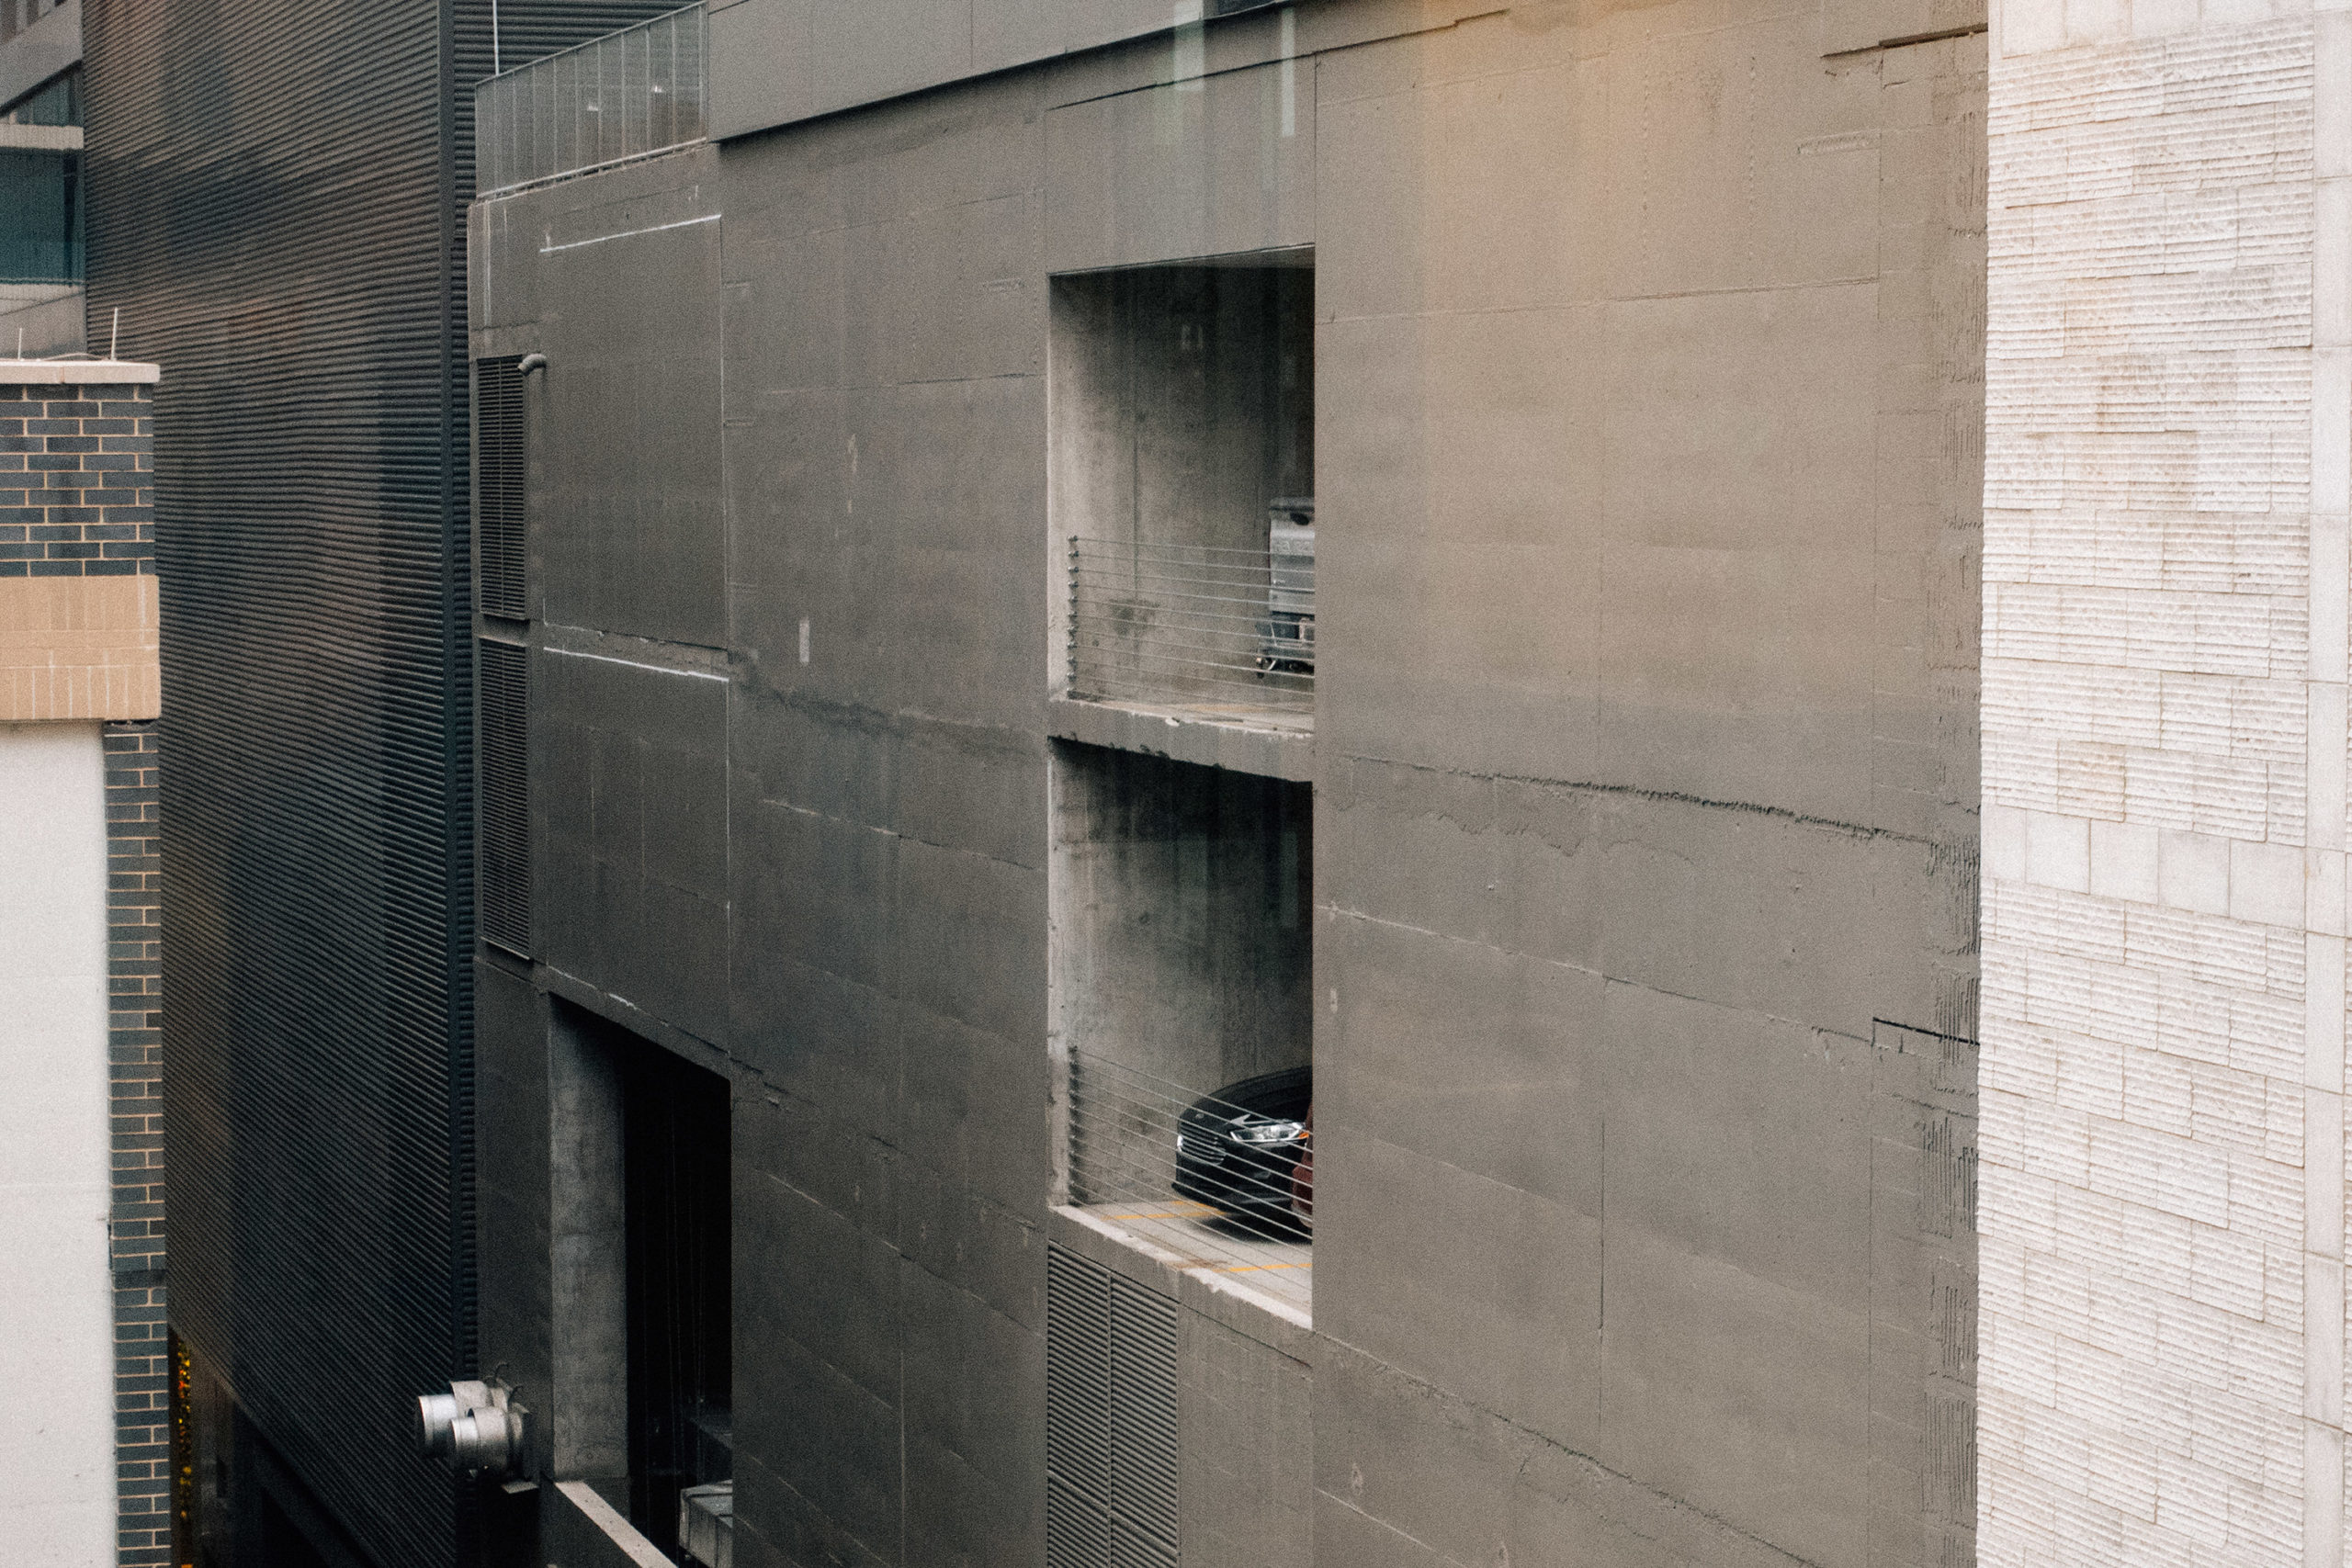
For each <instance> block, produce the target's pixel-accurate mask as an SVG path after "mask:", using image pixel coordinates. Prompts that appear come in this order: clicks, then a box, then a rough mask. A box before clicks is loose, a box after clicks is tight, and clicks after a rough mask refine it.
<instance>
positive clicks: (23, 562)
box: [0, 384, 155, 577]
mask: <svg viewBox="0 0 2352 1568" xmlns="http://www.w3.org/2000/svg"><path fill="white" fill-rule="evenodd" d="M153 393H154V389H153V387H148V386H140V385H123V386H104V385H90V386H21V385H17V386H11V385H6V384H0V577H108V576H130V575H133V574H139V575H152V574H153V572H154V570H155V509H154V502H155V497H154V489H153V485H154V475H153V469H154V437H153V429H152V420H153V413H154V407H155V404H154V399H153Z"/></svg>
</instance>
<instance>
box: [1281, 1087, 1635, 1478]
mask: <svg viewBox="0 0 2352 1568" xmlns="http://www.w3.org/2000/svg"><path fill="white" fill-rule="evenodd" d="M1316 1141H1317V1150H1316V1160H1315V1174H1316V1188H1317V1192H1316V1205H1315V1207H1316V1215H1315V1219H1316V1250H1317V1266H1316V1272H1317V1275H1318V1276H1319V1280H1318V1283H1319V1284H1320V1286H1321V1287H1322V1289H1321V1290H1320V1291H1319V1292H1318V1294H1319V1296H1320V1298H1321V1299H1320V1300H1319V1301H1318V1302H1317V1309H1316V1327H1317V1332H1318V1334H1326V1335H1329V1336H1331V1337H1334V1338H1336V1339H1340V1340H1342V1341H1344V1342H1346V1343H1348V1344H1350V1345H1353V1346H1357V1347H1359V1348H1362V1349H1363V1350H1364V1351H1366V1352H1367V1353H1369V1354H1372V1355H1374V1356H1377V1357H1379V1358H1380V1359H1383V1360H1385V1361H1387V1362H1389V1363H1390V1364H1392V1365H1394V1366H1396V1367H1397V1368H1398V1369H1399V1370H1401V1371H1406V1372H1408V1373H1411V1374H1413V1375H1415V1376H1417V1377H1420V1378H1423V1379H1426V1380H1427V1381H1429V1382H1432V1383H1435V1384H1437V1385H1438V1386H1440V1387H1442V1388H1445V1389H1448V1390H1450V1391H1453V1393H1455V1394H1456V1395H1458V1396H1459V1397H1461V1398H1464V1399H1466V1400H1468V1401H1470V1402H1471V1403H1473V1404H1476V1405H1477V1406H1478V1407H1479V1408H1481V1409H1485V1410H1489V1411H1493V1412H1495V1413H1497V1414H1498V1416H1502V1417H1504V1418H1505V1419H1508V1420H1511V1421H1515V1422H1518V1423H1520V1424H1521V1425H1524V1426H1526V1427H1531V1428H1532V1429H1533V1430H1536V1431H1539V1432H1542V1433H1544V1434H1546V1435H1547V1436H1549V1437H1550V1438H1553V1439H1554V1440H1555V1441H1559V1442H1564V1443H1567V1444H1569V1445H1570V1446H1572V1447H1577V1448H1580V1449H1582V1448H1588V1447H1589V1445H1591V1444H1592V1443H1593V1442H1594V1441H1595V1440H1596V1439H1597V1438H1598V1436H1599V1427H1600V1412H1601V1400H1600V1372H1601V1366H1600V1358H1601V1337H1600V1336H1601V1328H1602V1280H1603V1259H1604V1251H1603V1246H1602V1240H1603V1236H1602V1228H1601V1223H1600V1217H1599V1216H1597V1215H1594V1214H1589V1213H1579V1212H1578V1211H1577V1210H1576V1209H1574V1208H1571V1207H1569V1206H1568V1205H1566V1204H1564V1203H1561V1202H1558V1201H1554V1200H1550V1199H1546V1198H1543V1197H1540V1196H1538V1195H1536V1194H1534V1193H1531V1192H1527V1191H1524V1190H1520V1189H1517V1188H1512V1187H1507V1186H1504V1185H1503V1184H1501V1183H1499V1182H1496V1181H1493V1180H1491V1179H1486V1178H1482V1177H1478V1176H1475V1175H1473V1174H1471V1173H1470V1172H1467V1171H1464V1170H1462V1169H1460V1168H1456V1167H1453V1166H1450V1165H1447V1164H1445V1163H1444V1162H1442V1160H1438V1159H1434V1158H1431V1157H1430V1156H1426V1155H1420V1154H1416V1153H1412V1152H1408V1151H1407V1150H1405V1149H1402V1148H1399V1147H1397V1146H1396V1145H1392V1144H1387V1143H1385V1142H1382V1141H1381V1140H1380V1139H1378V1138H1376V1137H1373V1136H1369V1135H1365V1134H1359V1133H1358V1132H1357V1131H1356V1130H1355V1129H1354V1128H1353V1127H1352V1126H1351V1125H1350V1124H1348V1123H1347V1122H1344V1121H1341V1120H1339V1119H1337V1118H1336V1117H1335V1118H1334V1120H1333V1122H1332V1123H1331V1125H1330V1126H1329V1128H1328V1129H1327V1128H1326V1127H1325V1124H1324V1122H1323V1120H1322V1118H1321V1116H1320V1115H1319V1114H1318V1116H1317V1121H1316ZM1327 1168H1328V1174H1327ZM1610 1306H1611V1311H1612V1312H1613V1311H1614V1308H1615V1298H1614V1297H1613V1296H1612V1297H1611V1298H1610Z"/></svg>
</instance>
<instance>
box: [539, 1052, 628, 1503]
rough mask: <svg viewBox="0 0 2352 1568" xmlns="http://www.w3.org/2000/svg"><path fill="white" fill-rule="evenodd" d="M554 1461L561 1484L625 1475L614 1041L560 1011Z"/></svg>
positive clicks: (623, 1208)
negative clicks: (607, 1041) (606, 1039)
mask: <svg viewBox="0 0 2352 1568" xmlns="http://www.w3.org/2000/svg"><path fill="white" fill-rule="evenodd" d="M548 1121H549V1126H548V1145H549V1147H550V1149H551V1150H552V1152H553V1168H552V1169H551V1170H550V1171H549V1173H548V1175H549V1180H548V1200H549V1208H550V1213H549V1216H548V1218H549V1230H550V1232H551V1243H552V1246H553V1247H554V1257H553V1258H552V1259H551V1266H552V1272H553V1280H552V1287H553V1289H552V1296H551V1300H550V1303H549V1306H550V1309H551V1314H552V1318H553V1321H552V1322H551V1323H550V1325H549V1330H550V1332H549V1337H548V1340H549V1349H550V1352H551V1355H552V1358H553V1369H552V1370H553V1374H554V1382H555V1386H554V1388H553V1389H552V1390H551V1391H550V1392H551V1394H552V1399H551V1401H550V1403H551V1405H552V1408H551V1409H550V1410H549V1411H548V1419H549V1421H550V1422H551V1423H552V1427H551V1438H552V1446H551V1453H550V1461H551V1462H552V1463H553V1465H554V1467H555V1473H556V1476H557V1477H558V1479H560V1480H567V1481H569V1480H574V1479H589V1480H596V1479H602V1478H605V1477H611V1476H619V1475H626V1474H628V1235H627V1207H628V1204H627V1198H626V1194H625V1193H624V1191H623V1187H622V1174H623V1173H622V1166H621V1158H622V1155H621V1083H620V1070H619V1064H618V1063H617V1062H616V1061H615V1060H614V1057H613V1052H612V1048H611V1047H610V1045H608V1044H607V1043H605V1041H603V1040H602V1039H599V1038H598V1037H597V1036H596V1035H595V1033H594V1031H593V1030H592V1029H591V1028H589V1027H586V1026H583V1024H582V1021H581V1020H580V1019H579V1018H578V1017H577V1016H576V1015H574V1014H572V1013H570V1012H569V1011H567V1010H563V1009H560V1008H559V1009H557V1010H556V1011H555V1014H554V1016H553V1018H552V1019H551V1020H550V1021H549V1027H548Z"/></svg>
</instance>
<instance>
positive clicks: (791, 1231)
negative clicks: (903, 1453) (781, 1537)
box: [735, 1171, 904, 1479]
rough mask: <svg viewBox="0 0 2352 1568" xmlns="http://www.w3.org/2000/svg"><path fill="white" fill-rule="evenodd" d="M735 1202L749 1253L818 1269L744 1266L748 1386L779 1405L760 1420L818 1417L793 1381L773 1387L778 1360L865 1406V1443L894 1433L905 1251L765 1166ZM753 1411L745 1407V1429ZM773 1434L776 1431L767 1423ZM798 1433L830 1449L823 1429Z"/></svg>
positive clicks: (739, 1311) (786, 1372)
mask: <svg viewBox="0 0 2352 1568" xmlns="http://www.w3.org/2000/svg"><path fill="white" fill-rule="evenodd" d="M735 1210H736V1214H737V1221H736V1224H737V1227H738V1237H739V1241H738V1247H737V1252H738V1256H739V1257H741V1258H745V1259H746V1260H747V1261H748V1260H752V1259H757V1258H797V1259H801V1260H804V1262H805V1267H806V1269H807V1270H808V1271H807V1272H806V1273H800V1272H799V1271H797V1270H796V1273H795V1277H794V1278H793V1280H792V1281H791V1282H790V1283H789V1284H788V1285H787V1284H786V1282H785V1281H784V1280H781V1279H779V1278H777V1277H776V1276H775V1274H774V1273H773V1272H771V1271H770V1270H766V1269H740V1268H739V1269H737V1270H736V1271H735V1333H736V1339H737V1343H738V1345H739V1346H741V1347H742V1348H743V1349H744V1350H746V1351H748V1352H750V1354H748V1355H742V1354H739V1355H738V1356H737V1358H736V1379H737V1382H738V1386H739V1389H741V1386H742V1385H743V1384H744V1383H746V1382H749V1383H750V1384H751V1385H752V1386H751V1392H752V1393H754V1394H756V1395H757V1396H758V1397H757V1399H756V1401H755V1402H752V1403H757V1404H759V1405H760V1406H761V1408H762V1410H763V1412H764V1411H766V1410H768V1409H769V1407H770V1405H771V1404H774V1405H775V1408H774V1413H773V1414H762V1415H760V1416H758V1417H757V1419H759V1420H760V1421H762V1422H773V1423H780V1424H782V1425H785V1426H791V1427H798V1426H799V1425H801V1424H802V1423H803V1422H805V1421H808V1420H809V1415H808V1413H807V1412H805V1411H804V1412H802V1413H799V1414H795V1413H794V1411H793V1409H792V1406H791V1404H790V1403H789V1398H790V1397H791V1391H790V1390H786V1389H777V1388H774V1387H764V1386H763V1384H766V1383H767V1382H768V1381H769V1376H770V1374H769V1373H768V1372H767V1371H764V1370H763V1369H765V1368H767V1367H768V1366H769V1365H770V1364H771V1363H772V1362H773V1363H774V1365H775V1369H776V1371H775V1376H779V1377H797V1378H801V1379H805V1380H808V1381H807V1385H806V1387H805V1388H803V1389H801V1391H800V1392H801V1393H803V1394H806V1395H807V1396H809V1397H811V1398H815V1397H820V1396H821V1397H822V1398H824V1399H826V1400H828V1401H831V1402H832V1403H833V1404H835V1405H836V1406H838V1407H840V1408H842V1409H844V1410H848V1409H851V1408H853V1407H854V1409H855V1410H856V1411H859V1412H862V1413H863V1414H860V1415H858V1416H856V1421H857V1423H858V1424H859V1426H860V1427H861V1429H862V1430H863V1431H864V1436H862V1437H858V1438H856V1439H855V1441H856V1442H858V1443H879V1442H882V1441H884V1440H885V1438H883V1436H882V1435H881V1434H882V1433H883V1431H884V1429H885V1428H888V1429H889V1430H892V1431H895V1429H896V1427H897V1416H896V1414H895V1412H896V1410H897V1407H898V1405H899V1400H900V1382H899V1372H900V1368H899V1358H900V1355H901V1344H902V1337H903V1331H904V1314H903V1311H902V1308H901V1306H900V1303H899V1286H900V1278H899V1269H900V1267H901V1259H900V1258H899V1254H898V1253H897V1251H896V1250H895V1249H893V1248H892V1247H889V1246H888V1245H887V1244H886V1243H884V1242H882V1241H880V1240H879V1239H877V1238H876V1237H875V1236H873V1235H870V1234H867V1233H865V1232H861V1231H860V1230H858V1229H857V1228H856V1227H855V1226H854V1224H851V1223H850V1221H849V1220H848V1219H847V1218H846V1217H844V1216H843V1215H842V1214H839V1213H835V1212H834V1211H832V1210H831V1209H828V1208H826V1207H824V1206H823V1205H821V1204H819V1203H817V1202H814V1201H811V1200H810V1199H809V1198H808V1197H807V1196H805V1195H804V1194H801V1193H797V1192H795V1191H792V1190H790V1189H788V1188H786V1187H785V1186H784V1184H783V1183H781V1182H779V1181H777V1180H776V1179H775V1178H773V1177H770V1176H765V1175H762V1174H760V1173H758V1172H756V1171H752V1172H745V1173H742V1174H741V1175H739V1177H738V1179H737V1181H736V1184H735ZM793 1367H797V1371H794V1370H791V1369H792V1368H793ZM837 1382H838V1383H839V1384H840V1385H841V1386H838V1387H837V1386H836V1383H837ZM853 1390H854V1397H853V1393H852V1392H851V1391H853ZM742 1403H745V1402H744V1401H742V1400H741V1395H740V1394H739V1404H742ZM883 1406H887V1407H888V1412H889V1413H888V1414H886V1413H885V1412H884V1411H883V1410H882V1409H881V1408H878V1407H883ZM744 1419H745V1414H744V1412H742V1411H740V1410H739V1413H738V1416H737V1420H738V1423H739V1429H741V1423H742V1422H743V1421H744ZM763 1435H772V1433H771V1432H770V1430H769V1428H766V1427H763ZM843 1440H844V1441H849V1440H850V1439H849V1438H847V1437H845V1438H844V1439H843ZM794 1441H796V1442H806V1443H811V1444H816V1445H818V1449H817V1450H813V1451H829V1450H825V1449H824V1445H825V1442H826V1438H824V1436H823V1434H821V1433H819V1432H809V1433H807V1434H805V1435H802V1436H800V1437H797V1438H795V1439H794ZM786 1451H789V1450H786ZM836 1457H838V1456H836ZM877 1479H878V1478H877Z"/></svg>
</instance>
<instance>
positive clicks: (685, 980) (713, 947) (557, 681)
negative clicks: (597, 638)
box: [532, 649, 728, 1040]
mask: <svg viewBox="0 0 2352 1568" xmlns="http://www.w3.org/2000/svg"><path fill="white" fill-rule="evenodd" d="M532 669H533V680H534V686H535V692H534V696H535V704H534V705H535V710H536V713H535V717H534V721H533V724H532V746H533V771H532V776H533V778H534V779H535V780H536V781H537V793H538V795H539V797H540V798H543V799H547V800H548V801H549V803H550V805H551V806H552V807H553V809H552V810H551V811H550V812H549V814H548V818H546V820H547V824H548V825H547V827H546V829H543V831H542V832H541V834H540V836H539V838H538V849H539V854H538V857H537V865H536V867H535V869H536V872H537V897H536V899H535V908H534V919H535V926H536V931H535V937H536V940H537V945H538V947H539V951H540V953H541V955H543V956H544V957H545V958H546V960H547V961H548V963H550V964H554V965H555V966H557V967H558V968H560V969H563V970H565V971H567V972H568V973H570V974H572V975H575V976H581V977H582V978H584V979H586V980H589V981H590V982H592V983H594V984H598V985H601V986H604V987H605V988H607V989H609V990H610V991H612V992H613V993H615V994H616V995H618V996H622V997H626V998H629V1000H630V1001H631V1002H632V1003H633V1004H634V1005H636V1006H638V1007H640V1008H642V1009H644V1010H648V1011H649V1012H651V1013H652V1014H654V1015H655V1016H657V1017H659V1018H662V1019H663V1020H664V1021H668V1022H671V1023H673V1024H675V1025H676V1026H677V1027H679V1028H682V1029H684V1030H685V1031H686V1032H689V1033H693V1034H696V1035H699V1036H701V1037H702V1038H704V1039H707V1040H721V1039H723V1038H724V1037H725V1033H726V1001H725V998H726V973H725V959H724V957H723V956H722V954H723V952H724V949H725V944H726V941H727V925H726V919H727V916H726V905H727V897H728V890H727V887H726V885H725V881H724V868H725V865H726V852H725V848H724V845H725V841H726V833H727V818H726V812H725V801H726V786H725V761H724V759H725V754H726V692H727V683H726V682H725V681H723V680H720V679H716V678H711V677H708V676H706V675H702V674H699V673H696V672H693V671H681V670H676V669H664V668H661V667H657V666H652V665H648V664H645V663H641V662H638V661H634V660H624V659H619V658H616V657H611V656H607V655H584V654H575V653H571V652H566V651H561V650H554V649H543V650H542V651H541V653H540V654H539V655H538V657H537V658H536V659H535V660H534V661H533V665H532ZM582 781H584V782H585V784H586V791H585V794H586V800H585V802H584V809H583V802H582V800H581V799H580V798H579V797H580V794H581V790H580V784H581V783H582Z"/></svg>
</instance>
